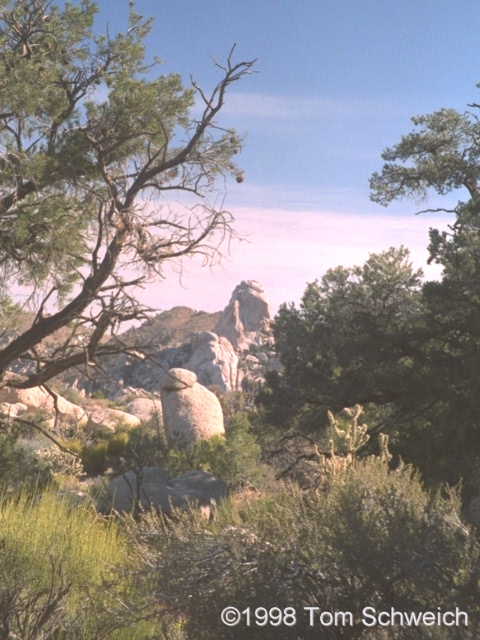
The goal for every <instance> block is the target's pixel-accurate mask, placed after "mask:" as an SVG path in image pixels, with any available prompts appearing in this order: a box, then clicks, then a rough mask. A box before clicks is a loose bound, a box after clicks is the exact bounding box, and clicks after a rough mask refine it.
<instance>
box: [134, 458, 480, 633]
mask: <svg viewBox="0 0 480 640" xmlns="http://www.w3.org/2000/svg"><path fill="white" fill-rule="evenodd" d="M459 513H460V503H459V499H458V496H457V495H456V494H455V492H452V491H449V492H446V493H445V494H443V495H442V494H440V493H438V494H436V495H430V494H428V493H427V492H426V491H425V490H424V488H423V487H422V484H421V482H420V480H419V478H418V476H417V475H416V474H415V473H413V471H412V470H411V469H410V468H408V467H401V468H399V469H398V470H397V471H394V472H390V471H389V470H388V467H387V465H386V464H385V463H384V462H381V461H380V460H378V459H368V460H367V461H364V462H358V461H357V463H356V464H355V465H351V466H349V467H348V468H345V469H344V470H343V472H341V473H339V474H337V475H336V476H335V479H334V481H333V482H332V484H331V486H330V490H329V491H309V492H302V491H301V490H300V489H299V488H298V487H297V486H296V485H293V484H285V485H282V486H281V487H279V489H278V490H277V492H275V493H265V494H263V495H260V496H259V497H257V498H255V499H252V498H251V497H250V498H249V499H248V500H247V499H241V497H239V496H238V495H237V496H234V497H233V499H231V500H230V502H227V503H225V504H224V505H223V506H221V507H220V508H219V510H218V511H217V512H216V514H215V518H214V519H213V521H211V522H208V523H206V522H205V520H203V519H202V517H201V515H199V514H198V513H195V512H193V511H192V512H187V513H178V514H177V518H176V519H174V520H168V521H167V520H159V519H158V518H156V517H154V516H153V515H149V516H147V517H146V518H145V519H144V520H142V521H141V522H140V523H138V524H132V525H131V529H130V531H131V535H132V536H133V538H134V539H135V540H136V541H137V544H138V545H139V546H138V549H139V561H142V562H145V570H146V572H147V574H148V576H149V579H147V581H146V583H144V584H143V587H142V585H141V584H140V583H139V585H138V588H139V589H142V588H143V590H144V593H145V597H147V596H148V594H149V593H154V594H155V597H154V599H153V600H152V605H151V607H152V611H153V610H154V609H153V608H154V606H156V607H157V611H158V612H159V614H160V613H162V612H163V613H164V612H165V611H168V612H169V615H171V619H172V623H173V622H174V621H176V622H179V621H183V623H184V630H185V634H186V638H188V639H189V640H194V639H195V640H217V639H218V638H225V639H229V638H242V639H243V638H245V637H248V638H249V639H250V638H252V639H255V638H258V639H259V640H264V639H265V638H267V637H268V638H281V639H283V638H285V639H287V638H292V639H295V640H297V639H298V638H300V637H301V638H302V640H310V638H311V639H312V640H313V639H314V638H318V637H321V636H322V633H323V634H325V633H326V632H327V631H328V637H329V638H332V639H336V638H350V639H355V640H357V639H364V640H374V639H375V640H376V639H378V640H379V639H380V638H387V637H388V639H389V640H390V639H402V640H411V638H412V637H415V638H435V639H436V640H452V639H453V638H459V639H460V638H466V637H474V635H475V633H478V631H479V630H480V627H479V622H480V604H479V600H478V580H479V578H480V559H479V547H478V544H477V541H476V539H475V536H474V535H473V534H472V532H471V530H470V529H469V528H468V527H467V526H465V525H464V524H463V522H462V520H461V518H460V515H459ZM152 567H154V569H152ZM147 574H142V576H143V578H145V575H147ZM199 585H201V588H199ZM192 594H195V596H194V597H192ZM227 606H235V607H237V608H238V609H239V610H240V611H244V610H245V609H246V608H247V607H251V608H252V610H253V611H254V610H255V608H256V607H259V606H262V607H266V608H267V609H269V608H271V607H274V606H275V607H280V608H284V607H287V606H293V607H295V608H296V609H297V611H300V612H301V611H303V607H309V606H318V607H319V609H320V610H321V611H347V612H352V613H353V618H354V620H356V621H360V620H361V619H362V610H363V608H364V607H366V606H372V607H375V608H376V610H377V611H390V608H391V607H392V606H393V607H394V608H395V609H396V610H399V611H407V612H418V611H428V610H433V611H435V612H436V611H437V607H440V608H441V609H442V611H446V610H455V607H457V606H458V607H459V608H460V609H461V610H463V611H466V612H467V613H468V615H469V623H470V624H469V630H468V633H470V634H473V635H468V636H467V635H466V630H465V628H464V627H459V628H455V629H453V628H452V627H439V626H435V627H427V626H424V627H418V628H416V629H415V631H414V633H415V635H414V636H412V629H411V628H409V627H401V626H396V627H389V628H388V635H385V630H384V629H380V628H379V627H377V628H374V629H370V628H367V627H365V626H364V625H361V624H357V625H356V626H354V627H352V628H350V627H342V628H332V627H329V628H328V629H327V628H322V629H320V628H319V627H318V625H317V626H314V627H310V626H308V624H307V620H306V618H305V617H303V618H302V619H301V620H299V622H298V624H297V625H296V627H290V628H286V627H282V628H281V629H280V628H279V629H277V628H272V627H269V630H267V629H265V628H263V627H258V626H256V625H255V624H253V625H252V626H250V627H249V628H248V629H247V628H246V626H245V624H244V622H242V623H241V624H240V625H238V626H237V627H230V628H226V627H225V626H224V625H223V624H222V623H221V620H220V613H221V611H222V610H223V608H225V607H227ZM475 630H476V631H475ZM324 637H327V635H324Z"/></svg>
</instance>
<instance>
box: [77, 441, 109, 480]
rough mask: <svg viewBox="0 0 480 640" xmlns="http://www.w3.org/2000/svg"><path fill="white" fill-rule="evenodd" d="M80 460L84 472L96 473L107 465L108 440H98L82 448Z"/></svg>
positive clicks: (100, 471)
mask: <svg viewBox="0 0 480 640" xmlns="http://www.w3.org/2000/svg"><path fill="white" fill-rule="evenodd" d="M81 456H82V460H83V466H84V469H85V473H88V474H89V475H96V474H98V473H102V472H103V471H105V469H106V468H107V467H108V458H107V456H108V440H98V441H97V442H94V443H93V444H87V445H85V446H84V447H83V448H82V453H81Z"/></svg>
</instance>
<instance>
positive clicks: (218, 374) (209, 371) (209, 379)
mask: <svg viewBox="0 0 480 640" xmlns="http://www.w3.org/2000/svg"><path fill="white" fill-rule="evenodd" d="M192 350H193V353H192V357H191V358H190V360H189V361H188V362H187V364H186V365H185V368H186V369H189V370H190V371H193V372H194V373H195V374H196V376H197V380H198V382H199V383H200V384H203V385H204V386H205V387H208V386H210V385H217V386H219V387H220V388H221V389H223V390H224V391H232V390H237V389H238V388H239V385H240V381H241V376H240V375H239V374H240V372H239V370H238V356H237V354H236V353H235V350H234V348H233V346H232V344H231V342H230V341H229V340H227V338H224V337H219V336H217V335H216V334H215V333H212V332H211V331H203V332H202V333H199V334H198V335H197V336H195V338H194V339H193V340H192Z"/></svg>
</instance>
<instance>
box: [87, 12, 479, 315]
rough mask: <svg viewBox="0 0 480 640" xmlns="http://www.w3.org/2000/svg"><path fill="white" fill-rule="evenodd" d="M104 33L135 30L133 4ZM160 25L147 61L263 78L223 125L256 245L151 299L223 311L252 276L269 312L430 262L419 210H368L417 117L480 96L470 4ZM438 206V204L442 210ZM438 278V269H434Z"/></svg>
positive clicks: (249, 82) (236, 97) (231, 189)
mask: <svg viewBox="0 0 480 640" xmlns="http://www.w3.org/2000/svg"><path fill="white" fill-rule="evenodd" d="M99 6H100V14H99V16H98V28H99V29H100V30H103V27H104V26H105V25H106V23H107V22H108V23H109V28H110V30H111V31H112V32H115V31H117V30H119V29H123V28H124V27H125V25H126V21H127V13H128V2H127V1H126V0H100V2H99ZM136 9H137V11H138V12H139V13H141V14H143V15H145V16H153V17H154V19H155V21H154V25H153V31H152V33H151V34H150V36H149V38H148V53H149V55H152V56H153V55H154V54H155V55H158V56H159V57H160V58H162V59H163V60H164V68H163V69H162V72H169V71H176V72H179V73H180V74H181V75H182V76H183V77H184V79H185V82H186V83H188V81H189V76H190V74H192V75H193V76H194V78H195V79H196V80H197V81H198V82H199V83H200V84H201V85H202V86H204V87H206V88H207V89H208V88H209V87H213V86H214V84H215V82H216V80H217V78H218V75H217V73H216V71H217V70H216V69H215V67H214V65H213V63H212V60H211V59H210V58H209V55H211V56H213V57H214V58H216V59H217V60H218V61H219V62H222V61H224V60H225V58H226V56H227V55H228V52H229V50H230V48H231V46H232V45H233V44H234V43H236V44H237V47H236V53H235V57H236V59H237V60H250V59H253V58H257V59H258V62H257V70H258V74H255V75H252V76H250V77H248V78H245V79H244V80H243V81H242V82H241V83H238V84H237V85H236V86H234V87H233V88H232V91H231V92H230V93H229V94H228V95H227V104H226V107H225V109H224V113H223V115H222V117H221V122H222V124H224V125H226V126H234V127H235V128H237V130H238V131H239V132H246V133H247V139H246V144H245V148H244V150H243V152H242V155H241V156H240V164H241V165H242V167H243V168H244V169H245V175H246V180H245V182H244V183H242V184H241V185H237V184H236V183H235V182H233V181H232V182H231V183H229V185H228V195H227V200H226V206H227V208H229V209H230V210H231V211H232V212H233V213H234V215H235V217H236V220H237V223H236V224H237V229H238V230H239V232H241V233H243V234H245V235H248V243H247V242H242V243H233V244H232V245H231V248H230V256H229V259H228V260H226V261H225V262H224V263H223V266H222V267H220V268H216V269H214V270H213V271H210V270H208V269H207V270H200V269H199V266H198V265H197V264H196V263H190V264H187V265H186V267H187V270H186V272H185V273H184V276H183V278H182V284H183V286H181V285H180V283H179V281H178V277H177V276H176V275H175V274H171V276H170V277H169V278H167V280H165V281H164V282H163V283H161V284H158V285H154V286H153V288H152V289H150V290H149V291H148V293H147V294H146V295H147V297H148V300H149V302H150V304H151V305H152V306H155V307H158V308H161V309H167V308H170V307H172V306H174V305H177V304H185V305H187V306H192V307H194V308H196V309H205V310H208V311H213V310H217V309H219V308H222V307H223V306H225V304H226V303H227V302H228V299H229V296H230V293H231V291H232V289H233V288H234V286H235V285H236V284H238V282H239V281H240V280H242V279H256V280H258V281H259V282H260V283H261V284H263V286H264V287H265V290H266V292H267V294H268V295H269V297H270V299H271V303H272V307H273V309H274V310H276V308H277V307H278V305H279V304H280V303H281V302H284V301H287V302H288V301H298V300H299V298H300V296H301V294H302V292H303V290H304V288H305V284H306V283H307V282H309V281H311V280H313V279H315V278H319V277H321V275H322V274H323V273H324V272H325V270H326V269H327V268H329V267H334V266H336V265H338V264H344V265H345V266H347V265H352V264H359V263H362V262H363V261H364V260H365V259H366V258H367V257H368V253H369V252H371V251H380V250H383V249H387V248H388V247H390V246H398V245H400V244H404V245H406V246H408V247H409V248H410V249H411V251H412V256H413V260H414V262H415V264H416V265H417V266H422V267H423V266H424V265H425V261H426V257H427V254H426V245H427V243H428V228H429V227H430V226H436V227H442V228H443V227H445V226H446V224H447V223H448V220H447V219H446V218H441V217H440V218H435V217H433V216H430V217H429V216H425V215H424V216H415V215H414V214H415V211H416V208H415V205H414V203H410V202H406V203H398V204H395V205H392V206H391V207H389V208H388V209H383V208H382V207H380V206H378V205H376V204H374V203H372V202H370V201H369V188H368V179H369V177H370V175H371V173H372V172H373V171H375V170H379V169H380V168H381V164H382V161H381V158H380V154H381V152H382V150H383V149H384V148H385V147H387V146H389V145H392V144H394V143H395V142H396V141H398V139H399V138H400V136H401V135H402V134H404V133H408V132H409V131H410V130H411V128H412V125H411V122H410V117H411V116H414V115H419V114H422V113H429V112H431V111H434V110H436V109H439V108H441V107H454V108H457V109H459V110H461V111H463V110H465V109H466V108H467V103H469V102H473V101H480V95H479V89H478V88H477V87H476V83H477V82H480V5H479V3H478V2H476V1H474V0H455V2H454V1H453V0H415V1H414V0H402V1H401V2H386V1H385V0H356V1H355V2H354V1H353V0H348V1H347V0H323V1H322V0H295V1H294V0H277V1H273V0H255V1H253V0H242V1H241V2H240V1H238V0H237V2H232V1H230V0H171V1H170V2H160V1H159V0H137V2H136ZM435 203H436V200H432V204H435ZM426 271H427V275H428V277H435V276H436V275H438V271H437V272H435V271H434V270H430V271H428V270H426Z"/></svg>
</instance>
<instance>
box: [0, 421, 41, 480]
mask: <svg viewBox="0 0 480 640" xmlns="http://www.w3.org/2000/svg"><path fill="white" fill-rule="evenodd" d="M29 435H30V434H29V433H28V432H26V431H25V429H23V428H20V427H17V426H16V425H15V424H11V423H8V422H2V421H0V490H3V491H5V490H18V489H19V488H21V487H31V486H37V487H44V486H46V485H47V484H48V483H49V482H50V481H51V480H52V475H51V473H50V471H49V468H48V465H46V464H45V463H44V462H43V461H42V460H40V459H39V458H38V456H36V454H35V450H34V449H33V448H32V447H29V446H28V442H29V441H28V440H26V439H25V436H29Z"/></svg>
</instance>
